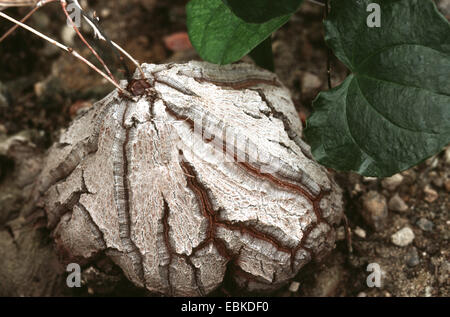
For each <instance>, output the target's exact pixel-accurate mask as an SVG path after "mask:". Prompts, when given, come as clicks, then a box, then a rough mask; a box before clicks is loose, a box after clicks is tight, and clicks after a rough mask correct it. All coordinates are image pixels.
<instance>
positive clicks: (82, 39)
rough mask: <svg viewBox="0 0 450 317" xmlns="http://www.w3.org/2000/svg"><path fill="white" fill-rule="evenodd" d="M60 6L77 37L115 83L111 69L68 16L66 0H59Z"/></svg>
mask: <svg viewBox="0 0 450 317" xmlns="http://www.w3.org/2000/svg"><path fill="white" fill-rule="evenodd" d="M61 7H62V10H63V11H64V14H65V15H66V17H67V20H68V21H70V24H71V25H72V27H73V29H74V30H75V32H76V33H77V35H78V37H79V38H80V39H81V41H82V42H83V43H84V44H85V45H86V46H87V47H88V48H89V50H90V51H91V52H92V54H94V56H95V58H97V60H98V61H99V62H100V64H102V66H103V68H104V69H105V71H106V72H107V73H108V75H109V77H111V79H112V80H114V81H115V82H116V83H117V79H116V78H115V77H114V75H113V74H112V73H111V71H110V70H109V68H108V66H106V63H105V62H104V60H103V59H102V58H101V57H100V55H98V54H97V52H96V51H95V50H94V49H93V48H92V46H91V45H90V44H89V43H88V42H87V41H86V39H85V38H84V36H83V34H81V32H80V30H79V29H78V27H77V26H76V25H75V23H74V22H73V21H72V19H71V18H70V16H69V13H68V12H67V3H66V1H61Z"/></svg>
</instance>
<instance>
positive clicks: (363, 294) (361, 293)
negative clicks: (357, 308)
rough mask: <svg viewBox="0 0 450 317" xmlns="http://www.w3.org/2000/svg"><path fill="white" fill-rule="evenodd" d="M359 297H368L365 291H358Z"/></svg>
mask: <svg viewBox="0 0 450 317" xmlns="http://www.w3.org/2000/svg"><path fill="white" fill-rule="evenodd" d="M356 296H357V297H367V294H366V293H365V292H360V293H358V295H356Z"/></svg>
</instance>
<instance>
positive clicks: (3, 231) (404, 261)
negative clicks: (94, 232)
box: [0, 0, 450, 296]
mask: <svg viewBox="0 0 450 317" xmlns="http://www.w3.org/2000/svg"><path fill="white" fill-rule="evenodd" d="M186 2H187V1H184V0H176V1H175V0H170V1H169V0H158V1H156V0H140V1H138V0H120V1H101V0H98V1H89V7H88V8H89V9H90V10H95V11H96V12H97V14H98V16H100V18H101V25H102V29H103V30H104V31H105V32H106V34H108V35H109V36H110V38H111V39H112V40H113V41H115V42H117V43H121V44H123V46H124V48H125V50H127V51H128V52H130V53H131V54H132V55H133V56H134V57H135V58H136V59H137V60H139V61H145V62H147V63H165V62H185V61H188V60H191V59H199V57H198V56H197V55H196V53H195V51H194V50H193V49H192V48H190V49H189V48H186V45H178V46H177V45H175V46H173V47H172V46H170V45H168V44H167V43H168V41H167V37H168V36H170V35H173V34H176V33H178V32H186V23H185V22H186V17H185V9H184V6H185V4H186ZM436 2H437V3H438V5H439V8H440V9H441V11H442V12H443V13H444V15H446V17H447V18H450V8H449V6H448V5H447V3H448V2H446V1H445V0H443V1H436ZM7 12H8V14H10V15H11V16H13V17H16V18H18V17H21V16H23V15H24V14H26V13H27V9H26V8H14V9H8V11H7ZM322 18H323V11H322V8H321V7H320V6H317V5H314V4H311V3H309V2H305V3H304V4H303V5H302V7H301V9H300V11H299V12H298V13H296V14H295V15H294V16H293V17H292V18H291V20H290V21H289V22H288V23H287V24H286V25H284V26H283V27H282V28H281V29H280V30H279V31H278V32H276V33H275V34H274V36H273V39H272V41H273V50H274V57H275V67H276V73H277V74H278V76H279V77H280V79H281V81H282V82H283V83H284V84H285V85H286V86H287V87H288V88H289V89H290V90H291V92H292V97H293V100H294V103H295V105H296V107H297V110H298V111H299V115H300V117H301V118H302V120H304V119H305V118H307V117H308V116H309V115H310V113H311V111H312V101H313V100H314V98H315V97H316V96H317V94H318V93H319V92H320V91H321V90H327V89H328V84H327V72H326V65H327V49H326V46H325V44H324V41H323V29H322ZM29 24H30V25H31V26H33V27H35V28H37V29H39V30H40V31H41V32H43V33H45V34H48V35H51V36H52V37H54V38H55V39H57V40H59V41H62V42H64V43H66V44H67V45H69V46H71V47H74V48H75V49H76V50H78V51H80V52H81V53H82V54H83V55H84V56H88V55H89V54H88V51H87V50H86V49H84V48H83V46H82V44H81V42H80V41H79V40H78V39H77V38H76V37H73V36H71V35H70V32H69V31H68V29H67V27H66V24H65V18H64V16H63V14H62V12H61V10H60V7H59V6H58V5H57V4H50V5H47V6H45V7H44V8H43V9H41V10H40V11H38V12H37V13H36V14H35V15H34V16H33V17H32V19H31V20H30V22H29ZM9 26H10V24H9V23H6V22H5V21H1V22H0V34H3V33H4V32H5V31H6V30H7V29H8V28H9ZM88 34H89V33H88ZM88 38H91V39H92V34H89V36H88ZM180 38H181V39H182V38H183V37H180ZM94 43H97V41H95V42H94ZM181 44H183V43H181ZM184 44H186V43H184ZM96 48H97V49H98V50H100V51H101V52H104V54H103V56H106V57H105V60H106V62H107V63H108V65H111V68H112V69H113V70H115V71H114V73H115V75H116V76H117V77H119V78H124V77H125V74H124V73H125V70H124V67H123V66H122V65H121V64H120V63H119V61H118V60H117V59H116V58H115V57H114V54H112V53H111V51H110V50H109V49H108V47H107V46H105V45H103V44H98V43H97V44H96ZM170 48H176V49H177V50H176V51H173V50H171V49H170ZM180 48H181V49H180ZM244 59H245V60H246V61H250V60H249V59H248V58H244ZM0 60H1V63H0V236H1V237H0V257H1V258H2V259H3V261H4V264H3V265H0V281H2V283H0V295H9V296H13V295H15V296H17V295H29V296H38V295H46V296H55V295H65V296H96V295H103V296H105V295H110V296H129V295H142V296H144V295H148V294H146V293H145V292H144V291H142V290H140V289H137V288H135V287H134V286H133V285H131V283H129V282H128V281H127V280H126V279H125V278H124V277H123V276H122V275H121V272H120V270H119V269H118V268H117V267H115V266H114V265H113V264H112V263H111V262H109V261H107V260H106V259H105V258H101V257H99V259H98V260H97V261H96V263H95V265H93V266H86V267H84V272H83V273H84V274H83V276H84V277H83V286H82V287H81V288H76V289H68V288H67V287H66V286H65V275H64V274H65V270H64V268H63V267H62V265H61V264H60V263H59V262H58V254H57V253H56V252H55V251H54V249H53V245H52V240H51V238H50V232H48V231H47V229H46V228H45V226H43V225H42V223H40V222H39V221H37V220H39V213H38V216H36V217H32V219H34V222H31V224H30V222H29V220H28V218H27V217H25V216H24V211H23V210H24V209H26V206H27V201H26V195H27V193H29V189H30V184H31V182H32V180H33V178H34V177H35V176H36V175H37V173H38V171H39V168H40V167H39V163H40V162H41V158H42V155H43V154H44V153H45V150H46V149H47V148H48V147H49V146H50V145H51V144H52V142H53V141H54V140H56V138H57V136H58V135H59V133H60V132H61V130H62V129H64V128H65V127H67V126H68V124H69V122H70V121H71V120H72V119H73V118H74V117H75V116H76V115H77V113H80V112H81V111H83V109H85V108H87V107H89V106H91V105H92V104H93V103H94V102H95V101H97V100H100V99H101V98H102V97H104V96H105V95H106V94H107V93H108V92H109V91H111V90H112V89H113V87H112V86H111V85H110V84H109V83H107V82H106V81H105V80H104V79H102V78H101V77H100V76H99V75H98V74H96V73H94V72H93V71H91V70H90V69H89V68H88V67H86V66H85V65H83V64H81V63H79V62H78V61H76V60H75V59H74V58H73V57H72V56H70V55H68V54H65V53H61V52H60V51H59V50H57V49H55V48H54V47H53V46H51V45H49V44H46V43H44V42H43V41H41V40H40V39H38V38H36V37H35V36H34V35H32V34H31V33H28V32H26V31H23V30H17V31H16V32H14V33H13V34H12V35H11V36H10V37H9V38H8V39H7V40H5V41H4V42H3V43H1V44H0ZM92 61H94V60H93V59H92ZM330 61H331V69H332V72H331V78H332V86H333V87H335V86H337V85H338V84H339V83H340V82H342V81H343V80H344V78H345V77H346V76H347V75H348V73H349V72H348V70H347V69H346V68H345V66H343V65H342V64H341V63H340V62H339V61H338V60H337V59H336V58H335V57H334V56H331V57H330ZM131 66H132V65H128V67H129V68H130V69H133V68H132V67H131ZM449 169H450V147H448V148H447V149H444V150H443V151H442V152H441V153H439V154H438V155H435V156H434V157H432V158H430V159H428V160H427V161H425V162H423V163H422V164H420V165H419V166H416V167H414V168H412V169H410V170H407V171H404V172H402V173H401V174H400V175H401V177H400V176H398V175H397V176H398V177H397V179H399V180H401V181H400V182H399V184H394V185H393V184H392V183H395V182H393V181H389V180H387V181H386V180H381V179H372V178H365V177H361V176H359V175H356V174H353V173H341V172H333V173H334V174H335V177H336V179H337V180H338V182H339V184H340V185H341V186H342V188H343V189H344V194H345V204H346V215H347V218H348V225H349V229H350V231H351V249H352V252H350V250H349V240H348V239H346V238H345V227H344V225H342V226H341V227H340V229H339V235H338V242H337V246H336V249H335V250H334V251H333V252H332V253H331V254H330V255H329V256H328V257H327V258H326V259H325V260H323V261H322V262H321V263H310V264H308V265H307V266H306V267H305V268H304V269H302V270H301V272H300V273H299V275H298V276H297V277H296V278H295V281H296V282H298V283H299V287H298V290H296V289H293V290H292V289H291V290H289V286H290V285H287V286H286V287H284V288H283V289H281V290H279V291H277V292H275V293H273V294H270V295H273V296H449V295H450V283H449V281H450V280H449V273H450V262H449V250H450V248H449V224H450V220H449V218H448V211H449V210H450V195H449V192H450V178H449V177H450V171H449ZM394 196H398V197H400V198H401V200H403V202H404V203H405V204H406V207H404V208H395V207H393V206H392V205H391V203H389V204H388V202H390V201H391V199H392V197H394ZM370 197H376V199H377V204H373V203H372V204H371V201H370ZM387 205H389V207H387ZM370 206H375V207H373V208H375V209H376V208H381V209H383V212H385V214H384V215H383V216H380V217H381V218H380V217H379V218H376V219H375V220H374V218H373V217H372V218H371V215H370V212H374V213H376V212H377V211H376V210H375V211H373V210H372V209H371V208H372V207H370ZM394 209H396V210H400V209H401V210H400V211H394ZM371 210H372V211H371ZM386 212H387V213H386ZM368 213H369V216H368ZM25 218H27V220H25ZM405 227H408V228H410V229H412V232H413V233H414V239H413V241H412V242H410V243H409V244H407V245H406V246H398V245H395V244H394V243H393V242H392V235H393V234H395V233H396V232H397V231H399V230H400V229H402V228H405ZM370 263H377V264H378V265H379V266H380V268H381V271H382V275H381V285H380V286H379V287H369V286H368V283H367V277H368V276H369V274H370V273H371V272H369V271H368V265H369V264H370ZM369 268H370V267H369ZM29 281H32V282H31V284H30V283H29ZM291 286H295V285H291ZM212 295H216V296H229V295H233V296H240V295H248V294H241V293H239V292H238V291H236V290H235V289H234V287H233V286H232V285H231V283H229V282H228V281H225V283H224V286H223V287H222V288H221V289H218V290H217V291H216V292H215V293H214V294H212ZM251 295H256V294H251Z"/></svg>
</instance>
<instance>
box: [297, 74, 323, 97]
mask: <svg viewBox="0 0 450 317" xmlns="http://www.w3.org/2000/svg"><path fill="white" fill-rule="evenodd" d="M321 86H322V81H321V80H320V78H319V77H318V76H317V75H315V74H312V73H309V72H304V73H303V76H302V93H303V94H305V93H307V92H309V91H311V90H314V89H317V88H320V87H321Z"/></svg>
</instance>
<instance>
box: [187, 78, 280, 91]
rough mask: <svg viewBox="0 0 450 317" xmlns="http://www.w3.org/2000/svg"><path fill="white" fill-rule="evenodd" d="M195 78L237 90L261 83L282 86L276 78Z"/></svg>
mask: <svg viewBox="0 0 450 317" xmlns="http://www.w3.org/2000/svg"><path fill="white" fill-rule="evenodd" d="M194 80H195V81H197V82H199V83H204V82H206V83H210V84H214V85H216V86H221V87H229V88H232V89H236V90H241V89H247V88H250V87H254V86H256V85H261V84H265V85H271V86H276V87H280V86H281V85H280V83H279V82H278V81H277V79H276V78H273V79H271V80H270V79H264V78H257V77H252V78H246V79H242V80H239V81H223V80H215V79H211V78H205V77H194Z"/></svg>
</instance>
